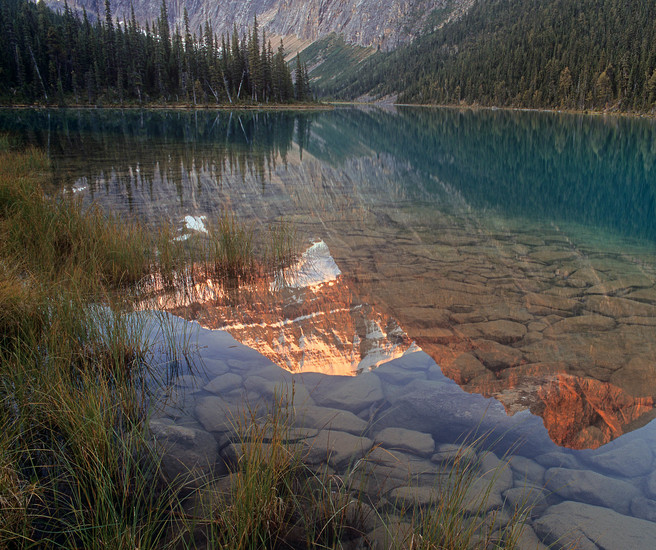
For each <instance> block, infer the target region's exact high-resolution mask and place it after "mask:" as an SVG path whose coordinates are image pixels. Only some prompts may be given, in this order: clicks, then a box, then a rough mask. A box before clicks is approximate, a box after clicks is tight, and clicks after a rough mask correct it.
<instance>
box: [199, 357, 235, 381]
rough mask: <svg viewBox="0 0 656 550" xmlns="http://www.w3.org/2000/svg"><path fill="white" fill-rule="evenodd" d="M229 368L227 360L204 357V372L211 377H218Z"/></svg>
mask: <svg viewBox="0 0 656 550" xmlns="http://www.w3.org/2000/svg"><path fill="white" fill-rule="evenodd" d="M229 370H230V367H228V364H227V363H226V362H225V361H222V360H221V359H212V358H209V357H203V372H204V373H206V374H207V375H208V376H209V377H216V376H219V375H221V374H225V373H226V372H228V371H229Z"/></svg>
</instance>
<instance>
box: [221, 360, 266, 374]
mask: <svg viewBox="0 0 656 550" xmlns="http://www.w3.org/2000/svg"><path fill="white" fill-rule="evenodd" d="M270 364H271V361H269V360H268V359H267V358H266V357H264V356H260V357H254V358H253V359H228V366H229V367H230V369H231V370H232V371H233V372H236V373H238V374H248V373H252V372H255V371H257V370H259V369H261V368H262V367H265V366H267V365H270Z"/></svg>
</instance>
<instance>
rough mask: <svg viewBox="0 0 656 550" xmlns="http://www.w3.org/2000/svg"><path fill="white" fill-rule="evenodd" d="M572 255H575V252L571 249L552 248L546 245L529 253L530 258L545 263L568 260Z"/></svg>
mask: <svg viewBox="0 0 656 550" xmlns="http://www.w3.org/2000/svg"><path fill="white" fill-rule="evenodd" d="M574 256H576V252H574V251H573V250H562V249H552V248H546V247H545V248H541V249H539V250H538V251H536V252H533V253H531V254H530V257H531V259H533V260H537V261H538V262H542V263H545V264H551V263H554V262H562V261H563V260H569V259H571V258H573V257H574Z"/></svg>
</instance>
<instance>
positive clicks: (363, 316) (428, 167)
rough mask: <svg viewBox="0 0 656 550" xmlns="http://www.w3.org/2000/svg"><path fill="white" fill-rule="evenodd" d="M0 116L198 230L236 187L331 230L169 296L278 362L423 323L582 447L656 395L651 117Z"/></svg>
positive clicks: (387, 339) (608, 433)
mask: <svg viewBox="0 0 656 550" xmlns="http://www.w3.org/2000/svg"><path fill="white" fill-rule="evenodd" d="M17 120H18V122H16V121H17ZM8 121H9V122H8ZM12 125H13V126H12ZM0 129H8V130H12V129H14V130H17V131H20V132H21V134H22V135H27V136H32V137H31V140H32V141H33V142H34V143H36V144H40V145H42V146H47V147H48V148H49V151H50V153H51V158H52V159H53V167H54V171H55V174H56V177H57V178H58V181H60V182H61V184H62V185H63V186H65V187H66V188H67V189H71V190H73V191H77V193H76V194H77V195H79V196H81V197H82V198H83V199H87V200H90V199H93V200H95V201H97V202H99V203H100V204H101V205H102V206H103V207H104V208H106V209H108V210H113V211H117V212H119V213H122V214H124V215H129V216H133V217H139V218H142V219H144V220H146V221H150V222H155V223H156V222H157V220H159V219H161V218H162V217H164V218H167V219H171V220H174V221H175V222H176V223H178V224H180V227H181V229H182V228H186V229H185V230H191V229H193V227H191V228H190V227H189V226H188V224H186V222H185V219H190V218H188V217H190V216H191V217H192V218H191V219H194V220H196V219H201V216H206V217H208V218H209V217H211V216H215V215H216V213H217V212H219V211H222V210H223V209H225V208H226V206H229V208H230V209H232V210H233V211H234V212H235V214H236V215H237V216H238V217H239V218H241V219H244V220H247V221H251V222H253V223H256V224H260V226H261V227H266V224H268V223H269V222H270V221H271V220H275V219H277V218H278V217H279V216H284V217H285V218H287V219H289V220H290V221H291V222H293V223H294V224H295V225H296V227H297V228H298V230H299V233H300V234H302V235H304V236H306V237H308V238H309V239H317V240H323V241H324V242H325V243H326V245H327V247H328V249H329V252H330V257H331V261H333V263H334V269H333V275H334V277H332V278H331V279H330V280H326V281H322V282H316V281H315V283H312V282H310V281H309V280H308V281H306V282H307V284H296V285H294V284H287V285H278V286H277V287H276V288H273V289H272V288H271V281H262V282H261V284H260V285H259V286H258V285H252V286H250V287H246V288H242V289H240V291H239V292H238V293H236V294H235V293H233V294H232V295H229V294H225V292H224V291H223V290H221V289H220V288H219V287H218V286H217V285H216V284H215V283H212V282H211V281H210V282H205V283H204V287H203V288H199V289H198V291H199V292H198V294H197V296H196V298H195V300H193V301H187V302H184V301H183V302H179V301H178V302H176V301H175V299H174V300H173V302H172V303H169V304H168V305H167V304H165V303H164V302H160V306H161V307H163V308H165V309H168V310H170V311H174V312H175V313H177V314H179V315H181V316H183V317H185V318H187V319H195V320H198V322H200V323H201V324H203V325H204V326H208V327H211V328H225V329H226V330H230V331H231V332H232V333H233V335H235V337H237V338H238V339H240V340H241V341H243V342H244V343H246V344H248V345H249V346H252V347H254V348H255V349H257V350H258V351H261V352H262V353H264V354H265V355H267V356H268V357H270V358H272V359H273V360H274V361H276V362H277V363H278V364H280V365H281V366H285V367H286V368H290V369H293V370H317V371H321V372H326V373H330V372H333V373H340V374H347V373H348V374H354V373H356V372H357V371H358V370H359V369H367V368H371V367H375V366H376V365H378V364H380V362H381V361H383V360H384V359H385V358H387V357H389V358H392V357H395V356H396V355H397V354H402V353H407V352H408V351H411V350H412V349H414V347H413V343H415V345H416V346H418V347H420V348H421V349H422V350H423V351H425V352H426V353H428V354H429V355H431V357H432V358H433V359H434V360H435V361H436V363H437V364H438V365H439V366H440V368H441V369H442V371H443V373H444V374H446V375H447V376H449V377H450V378H452V379H453V380H455V381H456V382H457V383H458V384H459V385H460V386H461V387H462V388H463V389H464V390H465V391H467V392H471V393H480V394H483V395H485V396H491V397H495V398H496V399H498V400H499V401H500V402H501V403H503V405H504V407H505V408H506V411H507V413H508V414H515V413H516V412H518V411H522V410H527V409H528V410H530V411H531V412H532V413H533V414H536V415H539V416H540V417H542V419H543V421H544V424H545V427H546V429H547V431H548V432H549V434H550V436H551V438H552V440H553V441H555V442H556V443H557V444H559V445H562V446H568V447H572V448H576V449H583V448H595V447H598V446H600V445H603V444H604V443H606V442H608V441H610V440H612V439H614V438H616V437H618V436H620V435H621V434H622V433H625V432H627V431H630V430H632V429H635V428H637V427H639V426H641V425H644V424H645V423H646V422H648V421H649V420H651V419H652V418H653V417H654V415H655V414H656V413H655V412H654V411H655V409H654V399H655V398H656V359H655V358H656V286H655V284H654V283H655V281H656V247H655V246H654V242H656V182H655V180H654V174H656V149H654V143H656V139H654V132H655V129H654V124H653V122H651V121H644V120H629V119H621V118H612V119H609V120H606V119H602V118H601V117H594V118H591V117H587V118H586V117H577V116H560V115H554V114H538V113H509V112H459V111H455V110H433V109H424V110H422V109H403V110H399V111H381V110H376V109H366V110H364V109H363V110H360V109H348V110H346V109H345V110H340V109H337V110H335V111H334V112H324V113H313V114H301V113H292V112H290V113H228V112H225V113H224V112H221V113H212V112H196V113H182V112H162V113H158V112H149V113H129V112H121V113H120V114H118V115H117V114H107V113H102V112H101V113H92V112H82V113H78V112H72V113H68V114H67V113H63V112H62V113H48V114H46V113H23V114H21V115H20V116H19V117H17V116H16V114H15V113H11V114H7V113H0ZM333 259H334V260H333ZM335 269H336V270H337V271H339V274H338V275H337V271H335ZM201 286H202V285H201ZM158 299H160V300H163V296H159V298H158Z"/></svg>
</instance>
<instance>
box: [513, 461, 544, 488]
mask: <svg viewBox="0 0 656 550" xmlns="http://www.w3.org/2000/svg"><path fill="white" fill-rule="evenodd" d="M510 468H511V469H512V471H513V474H514V478H515V480H516V481H518V482H519V484H520V485H522V484H525V483H529V484H533V485H542V484H543V483H544V472H545V469H544V467H543V466H540V465H539V464H538V463H537V462H535V461H534V460H531V459H530V458H526V457H523V456H513V457H512V459H511V461H510Z"/></svg>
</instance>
